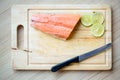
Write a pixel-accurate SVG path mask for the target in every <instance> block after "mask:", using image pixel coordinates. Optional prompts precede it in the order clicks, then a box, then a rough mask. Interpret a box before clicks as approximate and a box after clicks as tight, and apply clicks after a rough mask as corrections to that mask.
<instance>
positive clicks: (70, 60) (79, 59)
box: [51, 43, 112, 72]
mask: <svg viewBox="0 0 120 80" xmlns="http://www.w3.org/2000/svg"><path fill="white" fill-rule="evenodd" d="M111 45H112V43H108V44H106V45H104V46H102V47H100V48H97V49H95V50H92V51H90V52H87V53H85V54H83V55H79V56H76V57H73V58H71V59H68V60H66V61H64V62H61V63H59V64H57V65H55V66H53V67H52V68H51V71H52V72H56V71H57V70H59V69H61V68H63V67H64V66H67V65H69V64H71V63H72V62H80V61H83V60H85V59H88V58H89V57H92V56H94V55H96V54H98V53H100V52H102V51H104V50H106V49H107V48H109V47H110V46H111Z"/></svg>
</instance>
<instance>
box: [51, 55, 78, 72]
mask: <svg viewBox="0 0 120 80" xmlns="http://www.w3.org/2000/svg"><path fill="white" fill-rule="evenodd" d="M78 61H79V56H76V57H74V58H72V59H69V60H66V61H64V62H62V63H59V64H57V65H55V66H53V67H52V68H51V71H52V72H56V71H57V70H59V69H61V68H62V67H64V66H67V65H69V64H70V63H72V62H78Z"/></svg>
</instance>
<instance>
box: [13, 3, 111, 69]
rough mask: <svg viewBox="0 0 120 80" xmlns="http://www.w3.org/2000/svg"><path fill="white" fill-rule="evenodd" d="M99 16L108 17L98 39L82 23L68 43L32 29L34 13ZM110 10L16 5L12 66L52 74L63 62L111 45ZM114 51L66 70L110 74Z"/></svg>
mask: <svg viewBox="0 0 120 80" xmlns="http://www.w3.org/2000/svg"><path fill="white" fill-rule="evenodd" d="M93 11H95V12H99V13H102V14H103V16H104V17H105V21H104V26H105V33H104V35H103V36H102V37H100V38H96V37H94V36H93V35H92V34H91V33H90V28H87V27H84V26H83V25H81V23H80V22H79V23H78V24H77V26H76V27H75V29H74V31H73V32H72V34H71V36H70V38H69V39H68V40H66V41H64V40H61V39H57V38H54V37H51V36H49V35H47V34H44V33H43V32H41V31H39V30H36V29H34V28H32V27H31V25H30V20H31V15H32V14H34V13H56V14H57V13H70V14H80V15H83V14H84V13H89V12H93ZM111 33H112V32H111V9H110V7H109V6H108V5H81V4H79V5H14V6H13V7H12V40H11V44H12V64H13V68H14V69H19V70H21V69H24V70H50V68H51V67H52V66H53V65H55V64H57V63H60V62H62V61H64V60H67V59H70V58H72V57H74V56H77V55H81V54H84V53H86V52H89V51H91V50H94V49H96V48H98V47H100V46H103V45H105V44H107V43H111V41H112V35H111ZM111 67H112V48H110V49H108V50H106V51H104V52H102V53H100V54H98V55H96V56H94V57H91V58H89V59H87V60H84V61H82V62H79V63H73V64H71V65H69V66H67V67H65V68H63V70H109V69H111Z"/></svg>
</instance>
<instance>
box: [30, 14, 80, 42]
mask: <svg viewBox="0 0 120 80" xmlns="http://www.w3.org/2000/svg"><path fill="white" fill-rule="evenodd" d="M79 19H80V15H78V14H33V15H32V16H31V26H32V27H34V28H36V29H38V30H40V31H42V32H44V33H47V34H50V35H52V36H55V37H58V38H62V39H63V40H66V39H67V38H68V37H69V36H70V34H71V32H72V31H73V29H74V27H75V26H76V24H77V22H78V21H79Z"/></svg>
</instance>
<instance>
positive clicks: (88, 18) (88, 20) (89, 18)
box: [81, 13, 93, 26]
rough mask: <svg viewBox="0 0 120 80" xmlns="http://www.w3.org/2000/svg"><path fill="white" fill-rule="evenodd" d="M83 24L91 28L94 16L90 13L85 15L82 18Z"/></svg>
mask: <svg viewBox="0 0 120 80" xmlns="http://www.w3.org/2000/svg"><path fill="white" fill-rule="evenodd" d="M81 23H82V24H83V25H84V26H91V25H92V24H93V14H92V13H89V14H84V15H82V17H81Z"/></svg>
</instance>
